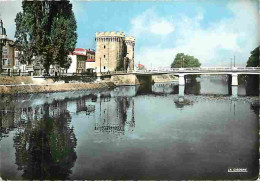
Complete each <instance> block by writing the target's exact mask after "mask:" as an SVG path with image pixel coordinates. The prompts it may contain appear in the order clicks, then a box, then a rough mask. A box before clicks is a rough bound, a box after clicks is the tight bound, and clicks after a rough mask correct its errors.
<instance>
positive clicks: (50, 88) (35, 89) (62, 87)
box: [0, 82, 114, 95]
mask: <svg viewBox="0 0 260 181" xmlns="http://www.w3.org/2000/svg"><path fill="white" fill-rule="evenodd" d="M103 88H104V89H107V88H114V84H113V83H111V82H106V83H63V84H50V85H40V84H39V85H16V86H0V95H1V94H21V93H39V92H63V91H79V90H92V89H103Z"/></svg>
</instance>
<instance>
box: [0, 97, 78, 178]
mask: <svg viewBox="0 0 260 181" xmlns="http://www.w3.org/2000/svg"><path fill="white" fill-rule="evenodd" d="M12 115H13V116H10V115H9V113H8V111H7V112H4V111H2V114H1V122H2V123H4V124H2V129H3V128H6V129H10V128H14V127H15V128H16V131H15V135H14V139H13V141H14V148H15V150H16V152H15V157H16V159H15V162H16V164H17V165H18V170H23V174H22V177H23V179H30V180H31V179H68V178H69V175H70V174H71V168H72V167H73V165H74V162H75V161H76V159H77V156H76V152H75V147H76V144H77V140H76V137H75V134H74V131H73V128H70V127H69V124H70V121H71V120H70V119H71V116H70V114H69V112H68V111H67V105H66V102H65V101H53V103H52V104H44V105H41V106H39V105H38V106H28V107H20V108H19V107H18V106H17V107H16V106H14V107H13V109H12ZM6 123H9V125H8V124H6ZM8 127H9V128H8ZM1 132H2V131H1Z"/></svg>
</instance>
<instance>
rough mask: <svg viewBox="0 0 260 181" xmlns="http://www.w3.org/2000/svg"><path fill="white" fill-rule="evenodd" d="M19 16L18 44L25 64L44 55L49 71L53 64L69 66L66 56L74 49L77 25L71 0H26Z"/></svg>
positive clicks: (16, 34)
mask: <svg viewBox="0 0 260 181" xmlns="http://www.w3.org/2000/svg"><path fill="white" fill-rule="evenodd" d="M22 8H23V11H22V12H19V13H18V14H17V15H16V19H15V22H16V32H15V38H16V44H17V48H18V50H19V51H21V52H22V53H21V54H20V56H19V58H20V61H21V62H22V63H25V62H27V61H28V62H31V61H32V58H33V56H36V57H41V58H40V60H41V63H42V64H43V66H44V68H45V70H46V71H47V72H48V71H49V67H50V65H58V66H60V67H62V68H68V67H69V64H70V61H71V60H70V59H68V57H67V55H68V54H69V52H72V51H73V50H74V49H75V45H76V42H77V33H76V29H77V24H76V20H75V17H74V13H73V11H72V5H71V4H70V2H69V1H23V3H22Z"/></svg>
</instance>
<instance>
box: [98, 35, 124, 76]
mask: <svg viewBox="0 0 260 181" xmlns="http://www.w3.org/2000/svg"><path fill="white" fill-rule="evenodd" d="M124 40H125V35H124V33H122V32H117V33H115V32H111V33H110V32H105V33H96V43H97V44H96V56H95V62H96V67H97V71H98V72H100V71H101V72H108V71H110V72H112V71H115V70H116V69H117V68H119V67H122V62H123V56H124V52H125V50H124V46H123V45H124ZM120 64H121V65H120Z"/></svg>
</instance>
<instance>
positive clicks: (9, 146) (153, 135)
mask: <svg viewBox="0 0 260 181" xmlns="http://www.w3.org/2000/svg"><path fill="white" fill-rule="evenodd" d="M189 81H190V82H189ZM246 90H247V89H246V87H245V85H243V84H242V85H240V86H239V87H238V97H237V98H234V97H232V94H231V93H230V88H229V86H228V80H226V79H225V77H224V76H222V77H221V76H220V77H200V78H199V79H196V80H195V81H194V80H188V83H187V84H186V87H185V88H184V92H185V94H184V96H179V86H178V84H176V83H164V84H159V83H158V84H154V85H150V84H148V85H143V86H139V87H135V86H125V87H124V86H123V87H117V88H115V89H114V90H101V91H78V92H73V93H71V92H64V93H52V94H28V95H24V96H17V97H9V96H2V97H1V103H0V111H1V113H0V116H1V117H0V120H1V123H2V124H1V136H0V138H1V140H0V144H1V148H0V152H1V155H0V157H1V164H0V166H1V167H0V172H1V177H2V178H3V179H252V178H254V177H255V176H257V174H258V114H259V110H258V107H257V106H255V101H257V100H258V97H254V96H248V95H247V91H246ZM216 95H217V96H216ZM232 168H246V169H247V172H245V173H230V172H228V169H232Z"/></svg>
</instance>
